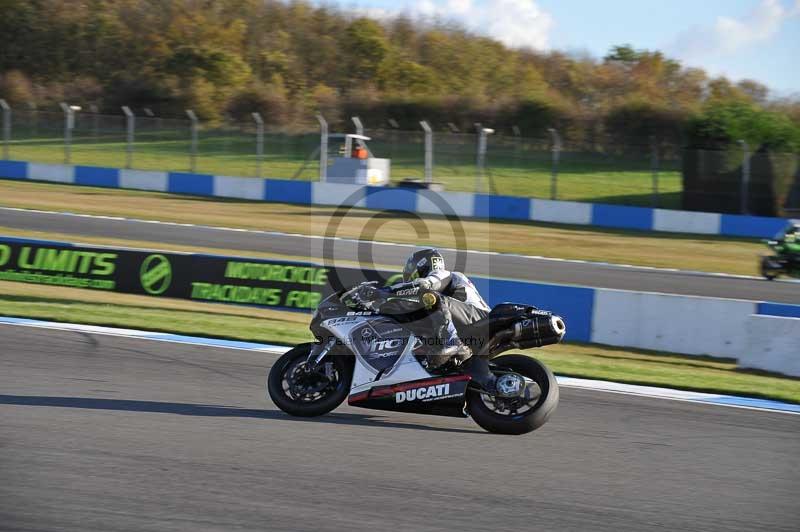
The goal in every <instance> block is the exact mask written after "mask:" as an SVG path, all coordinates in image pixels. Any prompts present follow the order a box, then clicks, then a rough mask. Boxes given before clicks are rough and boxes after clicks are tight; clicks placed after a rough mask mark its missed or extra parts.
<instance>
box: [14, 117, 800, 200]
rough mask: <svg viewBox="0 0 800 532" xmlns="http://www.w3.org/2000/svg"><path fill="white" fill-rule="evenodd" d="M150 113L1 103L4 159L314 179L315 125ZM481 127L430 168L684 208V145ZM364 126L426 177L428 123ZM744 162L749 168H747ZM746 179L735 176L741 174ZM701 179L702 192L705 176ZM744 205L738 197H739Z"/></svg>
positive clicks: (334, 152)
mask: <svg viewBox="0 0 800 532" xmlns="http://www.w3.org/2000/svg"><path fill="white" fill-rule="evenodd" d="M151 114H152V113H146V114H145V113H142V112H138V113H137V114H136V116H128V117H126V116H125V115H124V114H121V115H105V114H98V113H93V112H87V111H86V110H82V109H79V108H71V109H69V110H64V111H62V112H53V111H49V110H48V111H40V110H36V109H31V108H27V109H26V108H23V109H5V108H4V109H3V120H4V122H3V125H4V127H3V151H2V156H3V158H6V159H12V160H24V161H33V162H44V163H68V164H75V165H89V166H105V167H116V168H125V167H129V168H134V169H141V170H160V171H178V172H195V173H204V174H216V175H230V176H248V177H250V176H252V177H259V176H261V177H272V178H280V179H300V180H315V179H318V178H319V175H320V166H319V165H320V153H319V151H320V132H319V130H309V131H307V132H302V133H295V132H293V133H288V132H286V131H282V130H279V129H275V128H270V127H266V126H262V127H263V129H262V130H261V133H259V124H258V121H257V119H254V120H252V121H248V122H228V123H224V124H214V125H211V124H206V123H203V122H202V121H198V122H197V123H196V125H195V131H194V133H193V124H192V121H191V120H189V119H188V118H186V119H180V118H179V119H176V118H162V117H156V116H148V115H151ZM70 115H71V118H70ZM476 131H477V132H475V133H459V132H452V131H444V132H442V131H433V132H432V143H431V144H432V150H431V151H432V153H429V156H430V158H431V159H432V161H431V162H432V168H431V174H432V176H431V177H432V181H434V182H436V183H440V184H441V185H442V186H443V187H444V189H445V190H449V191H468V192H481V193H487V194H501V195H511V196H527V197H536V198H546V199H559V200H575V201H594V202H603V203H617V204H627V205H642V206H654V207H663V208H681V207H683V206H684V205H683V199H682V193H683V180H682V177H681V173H682V166H683V165H684V159H685V155H686V153H685V152H684V150H682V149H681V148H680V147H679V146H674V145H672V144H666V143H659V142H658V139H653V138H651V139H644V140H643V142H642V143H641V145H630V144H627V145H624V146H622V145H619V144H614V143H612V142H609V143H601V142H598V141H597V139H594V140H593V141H592V142H591V143H587V142H575V141H571V140H569V139H566V140H562V139H561V136H560V135H559V133H558V132H557V131H555V130H550V131H549V132H545V134H544V135H541V136H538V137H527V136H524V135H522V134H519V131H518V130H517V131H515V132H514V133H517V134H514V133H508V134H504V133H502V132H493V131H492V130H488V129H484V128H480V127H477V128H476ZM481 131H483V132H484V133H485V134H484V138H483V141H484V142H485V152H482V151H481V134H480V132H481ZM331 133H335V132H334V131H331ZM365 133H366V135H368V136H369V137H371V139H372V140H371V141H369V143H368V145H369V148H370V150H371V152H372V153H373V154H374V156H376V157H382V158H388V159H391V174H392V181H394V182H399V181H404V180H409V179H411V180H424V179H425V177H426V169H425V161H426V143H425V132H424V131H423V129H422V128H420V129H419V130H418V131H401V130H398V129H392V128H382V129H370V128H369V127H368V128H367V130H366V132H365ZM341 144H342V142H341V141H340V139H338V138H336V137H334V136H332V137H331V139H330V141H329V143H328V160H330V159H331V157H336V156H338V155H340V150H341V149H342V146H341ZM740 158H741V157H740ZM690 159H691V158H690ZM691 160H694V159H691ZM795 160H796V157H795ZM734 171H735V170H734ZM738 171H739V174H743V173H744V169H742V168H739V169H738ZM728 177H730V176H728ZM743 178H744V176H743V175H740V177H739V179H743ZM731 179H735V176H734V177H731ZM698 186H699V187H700V188H701V189H702V188H703V186H705V185H703V184H702V183H701V184H700V185H698ZM701 195H702V190H701ZM698 197H700V196H698ZM698 201H700V202H701V203H705V204H708V207H707V208H705V209H702V207H699V206H698V205H692V206H687V207H688V208H701V209H702V210H713V207H714V206H713V205H711V203H713V202H710V200H707V199H706V200H702V199H701V200H698ZM739 203H740V204H743V202H742V201H741V198H740V201H739ZM745 203H746V202H745ZM726 208H729V209H732V208H731V207H730V206H727V207H726ZM732 210H736V209H732Z"/></svg>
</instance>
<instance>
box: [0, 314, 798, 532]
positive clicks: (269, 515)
mask: <svg viewBox="0 0 800 532" xmlns="http://www.w3.org/2000/svg"><path fill="white" fill-rule="evenodd" d="M0 340H2V341H1V342H0V427H2V429H1V430H0V529H2V530H9V531H10V530H14V531H26V530H37V531H39V530H48V531H49V530H74V531H80V532H86V531H102V532H108V531H128V530H130V531H143V530H152V531H159V532H161V531H169V530H192V531H205V530H259V531H264V530H269V531H282V530H286V531H290V530H291V531H309V532H311V531H313V532H320V531H342V530H347V531H349V530H355V531H367V530H370V531H372V530H409V531H418V530H420V531H427V530H431V531H432V530H439V531H443V530H464V531H471V530H475V531H478V530H480V531H484V530H537V531H542V530H559V531H563V530H608V531H620V530H622V531H625V530H630V531H637V532H639V531H644V530H756V529H757V530H770V531H781V530H786V531H790V530H791V531H794V530H797V523H798V520H800V506H798V504H797V493H798V489H799V488H800V439H798V434H800V416H796V415H788V414H779V413H766V412H759V411H753V410H746V409H738V408H727V407H719V406H708V405H698V404H693V403H685V402H677V401H665V400H656V399H647V398H641V397H634V396H627V395H616V394H607V393H600V392H590V391H585V390H584V391H580V390H576V389H569V388H562V396H561V404H560V406H559V409H558V411H557V413H556V415H555V417H554V418H553V419H552V420H551V421H550V422H549V423H548V424H547V425H545V426H544V427H543V428H542V429H541V430H539V431H537V432H535V433H533V434H529V435H525V436H496V435H491V434H488V433H485V432H483V431H482V430H481V429H479V428H478V427H477V425H474V424H473V423H472V422H471V421H470V420H467V419H464V420H461V419H449V418H436V417H428V416H416V415H408V414H394V413H385V414H384V413H380V412H372V411H369V410H359V409H354V408H349V407H346V406H345V407H340V408H339V409H338V410H337V411H336V412H335V413H333V414H330V415H328V416H325V417H321V418H317V419H312V420H303V419H294V418H289V417H287V416H286V415H284V414H282V413H281V412H279V411H277V410H276V408H275V407H274V406H273V405H272V404H271V403H269V402H268V400H266V399H265V398H264V378H265V375H266V373H267V371H268V368H269V366H270V364H271V363H272V362H273V360H274V359H275V355H272V354H265V353H257V352H251V351H233V350H224V349H218V348H208V347H198V346H191V345H180V344H171V343H165V342H153V341H146V340H134V339H129V338H119V337H109V336H100V335H92V334H87V333H76V332H64V331H55V330H43V329H33V328H27V327H18V326H7V325H0Z"/></svg>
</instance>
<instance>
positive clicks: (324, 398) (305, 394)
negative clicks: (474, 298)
mask: <svg viewBox="0 0 800 532" xmlns="http://www.w3.org/2000/svg"><path fill="white" fill-rule="evenodd" d="M344 292H345V291H344V290H342V291H339V292H336V293H334V294H331V295H330V296H328V297H327V298H325V299H324V300H323V301H322V302H320V304H319V306H318V308H317V309H316V311H315V312H314V314H313V316H312V319H311V324H310V329H311V332H312V333H313V334H314V336H315V338H317V342H310V343H304V344H300V345H298V346H296V347H294V348H293V349H291V350H289V351H288V352H286V353H285V354H284V355H282V356H281V357H280V358H279V359H278V360H277V361H276V362H275V364H274V365H273V366H272V369H271V370H270V372H269V377H268V379H267V389H268V392H269V396H270V398H271V399H272V401H273V402H274V403H275V404H276V405H277V406H278V408H280V409H281V410H283V411H284V412H286V413H287V414H290V415H294V416H304V417H310V416H320V415H323V414H326V413H328V412H330V411H332V410H333V409H335V408H336V407H337V406H339V405H340V404H341V403H342V402H343V401H344V400H345V399H347V402H348V404H349V405H351V406H357V407H363V408H371V409H377V410H392V411H400V412H412V413H419V414H432V415H440V416H452V417H472V419H473V420H475V422H476V423H478V425H480V426H481V427H483V428H484V429H485V430H487V431H489V432H495V433H503V434H524V433H527V432H531V431H533V430H536V429H537V428H539V427H541V426H542V425H544V423H545V422H546V421H547V420H548V418H549V417H550V416H551V415H552V414H553V412H554V411H555V409H556V406H557V405H558V384H557V383H556V379H555V377H554V376H553V373H552V372H551V371H550V370H549V369H548V368H547V367H546V366H545V365H544V364H542V363H541V362H539V361H538V360H536V359H534V358H532V357H530V356H527V355H522V354H502V353H504V352H506V351H508V350H511V349H527V348H532V347H541V346H545V345H550V344H556V343H558V342H560V341H561V339H562V338H563V337H564V333H565V332H566V327H565V325H564V321H563V319H561V318H560V317H559V316H555V315H553V314H552V313H550V312H544V311H541V310H538V309H537V308H536V307H532V306H529V305H518V304H512V303H503V304H500V305H497V306H496V307H494V308H493V309H492V310H491V312H490V313H489V315H488V316H487V317H486V318H484V319H483V320H481V321H479V322H477V323H474V324H472V325H470V326H469V331H467V333H466V334H464V333H461V332H460V334H459V336H461V337H462V338H463V337H465V336H467V335H468V336H469V338H470V339H477V341H475V342H473V344H475V345H477V346H479V347H477V348H473V356H480V357H484V358H486V359H488V361H489V368H490V370H491V371H492V373H494V375H495V376H496V378H497V380H496V384H495V390H493V393H489V392H487V391H486V390H484V389H483V388H481V387H480V386H479V385H477V383H474V382H472V381H471V378H470V376H469V375H467V374H466V373H465V372H464V371H463V370H462V368H461V366H460V364H459V362H458V361H452V362H448V363H446V364H445V365H443V366H440V367H436V368H429V367H428V365H427V363H426V360H427V357H426V355H425V354H424V353H426V349H430V346H428V345H426V341H425V340H423V339H421V338H419V337H417V336H416V335H415V334H414V333H412V332H411V331H410V330H409V329H408V328H407V327H404V325H403V323H402V321H401V320H398V319H396V317H393V316H391V315H385V314H379V313H377V312H375V311H372V310H369V309H366V308H364V309H356V310H354V309H353V308H352V307H349V306H347V305H346V304H345V303H344V302H343V301H342V299H341V298H342V295H343V293H344ZM409 297H412V298H418V299H416V302H417V303H419V304H420V305H422V306H423V307H424V308H426V309H435V308H436V305H438V304H441V295H440V294H438V293H437V292H431V291H424V292H421V293H419V294H417V295H414V296H409Z"/></svg>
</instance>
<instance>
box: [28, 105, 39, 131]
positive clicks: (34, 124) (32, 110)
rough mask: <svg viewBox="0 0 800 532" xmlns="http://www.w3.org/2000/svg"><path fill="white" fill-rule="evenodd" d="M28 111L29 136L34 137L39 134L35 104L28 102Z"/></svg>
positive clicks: (37, 113) (37, 112)
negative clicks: (29, 118) (29, 116)
mask: <svg viewBox="0 0 800 532" xmlns="http://www.w3.org/2000/svg"><path fill="white" fill-rule="evenodd" d="M28 110H29V112H30V115H31V120H30V122H31V130H32V133H31V134H32V135H33V136H34V137H36V136H38V134H39V111H38V109H37V108H36V102H28Z"/></svg>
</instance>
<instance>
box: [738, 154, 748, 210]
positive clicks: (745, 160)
mask: <svg viewBox="0 0 800 532" xmlns="http://www.w3.org/2000/svg"><path fill="white" fill-rule="evenodd" d="M739 144H740V145H741V146H742V183H741V191H740V195H741V202H742V203H741V208H740V210H741V211H742V214H749V210H750V209H749V206H750V201H749V199H750V198H749V196H750V145H749V144H747V141H746V140H740V141H739Z"/></svg>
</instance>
